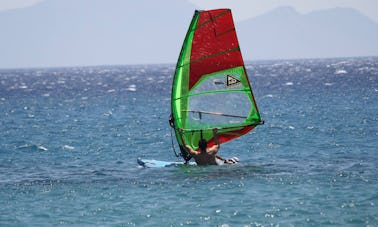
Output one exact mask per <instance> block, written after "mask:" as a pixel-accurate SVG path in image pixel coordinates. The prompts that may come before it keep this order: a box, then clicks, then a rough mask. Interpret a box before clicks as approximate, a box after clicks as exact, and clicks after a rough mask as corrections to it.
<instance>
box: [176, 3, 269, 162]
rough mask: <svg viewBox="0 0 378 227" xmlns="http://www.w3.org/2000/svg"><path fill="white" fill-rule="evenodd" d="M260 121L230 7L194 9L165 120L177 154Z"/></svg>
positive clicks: (185, 154) (234, 134)
mask: <svg viewBox="0 0 378 227" xmlns="http://www.w3.org/2000/svg"><path fill="white" fill-rule="evenodd" d="M261 123H262V119H261V117H260V114H259V111H258V108H257V106H256V102H255V99H254V97H253V93H252V89H251V85H250V81H249V79H248V76H247V72H246V69H245V66H244V62H243V58H242V55H241V52H240V47H239V43H238V39H237V36H236V31H235V26H234V22H233V19H232V14H231V10H230V9H217V10H209V11H195V13H194V16H193V19H192V21H191V24H190V26H189V29H188V31H187V34H186V37H185V40H184V43H183V45H182V49H181V52H180V56H179V59H178V61H177V65H176V70H175V75H174V78H173V83H172V92H171V119H170V124H171V126H172V127H173V128H174V130H175V135H176V139H177V142H178V144H179V146H180V150H181V154H182V156H183V157H184V159H185V160H188V159H190V156H189V154H188V152H187V151H186V148H185V147H184V143H183V142H185V144H188V145H189V146H191V147H192V148H193V149H195V150H196V149H198V141H199V140H200V139H201V135H202V136H203V138H204V139H206V140H207V141H208V146H211V145H213V144H214V138H213V129H214V128H217V129H218V138H219V142H220V143H225V142H228V141H230V140H232V139H235V138H238V137H240V136H242V135H244V134H246V133H248V132H249V131H251V130H252V129H253V128H255V127H256V126H257V125H259V124H261Z"/></svg>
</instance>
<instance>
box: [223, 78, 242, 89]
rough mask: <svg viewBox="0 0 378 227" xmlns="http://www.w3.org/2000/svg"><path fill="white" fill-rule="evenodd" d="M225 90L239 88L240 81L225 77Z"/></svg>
mask: <svg viewBox="0 0 378 227" xmlns="http://www.w3.org/2000/svg"><path fill="white" fill-rule="evenodd" d="M226 80H227V88H236V87H240V86H241V81H240V80H239V79H238V78H236V77H233V76H231V75H227V78H226Z"/></svg>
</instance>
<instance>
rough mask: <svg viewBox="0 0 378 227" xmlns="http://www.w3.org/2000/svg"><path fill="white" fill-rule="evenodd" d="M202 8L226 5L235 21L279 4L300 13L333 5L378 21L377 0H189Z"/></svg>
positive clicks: (268, 9) (257, 14)
mask: <svg viewBox="0 0 378 227" xmlns="http://www.w3.org/2000/svg"><path fill="white" fill-rule="evenodd" d="M189 2H191V3H194V4H195V5H197V6H200V7H202V8H204V9H210V8H218V7H227V8H231V9H233V11H234V12H235V13H234V15H236V16H234V18H235V20H237V21H241V20H245V19H248V18H253V17H256V16H259V15H261V14H263V13H266V12H267V11H270V10H272V9H275V8H277V7H281V6H291V7H293V8H295V9H296V10H297V11H298V12H300V13H303V14H305V13H309V12H311V11H314V10H322V9H330V8H335V7H342V8H353V9H356V10H358V11H360V12H361V13H362V14H364V15H366V16H368V17H370V18H371V19H373V20H374V21H376V22H378V0H263V1H262V0H217V1H210V0H189Z"/></svg>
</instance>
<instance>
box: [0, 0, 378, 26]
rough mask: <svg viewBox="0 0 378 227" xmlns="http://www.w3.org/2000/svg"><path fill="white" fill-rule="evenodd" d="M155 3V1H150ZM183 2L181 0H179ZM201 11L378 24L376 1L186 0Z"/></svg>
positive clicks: (11, 4)
mask: <svg viewBox="0 0 378 227" xmlns="http://www.w3.org/2000/svg"><path fill="white" fill-rule="evenodd" d="M42 1H47V0H0V11H4V10H9V9H17V8H24V7H29V6H32V5H34V4H37V3H39V2H42ZM151 1H156V0H151ZM180 1H183V0H180ZM188 1H189V2H191V3H193V4H195V5H197V6H198V7H199V8H202V9H212V8H231V9H232V10H233V11H235V13H234V15H235V16H234V18H235V20H236V21H242V20H245V19H249V18H253V17H256V16H259V15H261V14H263V13H266V12H267V11H269V10H272V9H274V8H277V7H280V6H291V7H293V8H295V9H296V10H297V11H298V12H300V13H309V12H311V11H314V10H321V9H329V8H335V7H344V8H353V9H356V10H358V11H360V12H361V13H363V14H364V15H366V16H368V17H370V18H371V19H373V20H374V21H375V22H378V0H263V1H262V0H216V1H214V0H188Z"/></svg>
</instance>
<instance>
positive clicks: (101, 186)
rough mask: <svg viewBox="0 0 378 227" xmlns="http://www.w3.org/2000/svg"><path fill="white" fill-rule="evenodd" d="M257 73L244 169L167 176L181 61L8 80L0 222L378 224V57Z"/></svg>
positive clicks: (243, 146) (26, 73) (233, 152)
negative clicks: (143, 161) (154, 163)
mask: <svg viewBox="0 0 378 227" xmlns="http://www.w3.org/2000/svg"><path fill="white" fill-rule="evenodd" d="M247 69H248V72H249V74H250V80H251V82H252V86H253V89H254V93H255V98H256V101H257V104H258V106H259V108H260V111H261V114H262V117H263V118H264V119H265V121H266V123H265V125H262V126H259V127H257V128H256V129H255V130H254V131H253V132H252V133H250V134H249V135H247V136H245V137H242V138H240V139H238V140H236V141H233V142H231V143H229V144H226V145H223V146H222V148H221V151H220V155H222V156H225V157H229V156H238V157H239V158H240V159H241V164H240V165H236V166H212V167H169V168H162V169H142V168H138V167H137V164H136V158H137V157H144V158H154V159H159V160H172V161H175V160H177V159H176V158H175V156H174V154H173V152H172V149H171V135H170V127H169V125H168V123H167V117H168V115H169V111H170V107H169V105H170V85H171V81H172V74H173V70H174V68H173V66H172V65H148V66H112V67H83V68H80V67H77V68H52V69H19V70H0V122H1V124H0V145H1V146H0V225H1V226H23V225H25V226H52V225H59V224H63V225H86V226H93V225H116V226H117V225H126V226H128V225H131V226H133V225H134V226H141V225H143V226H170V225H172V226H180V225H195V226H196V225H201V226H218V225H223V226H278V225H279V226H334V225H338V226H378V149H377V148H378V58H356V59H324V60H301V61H299V60H298V61H267V62H255V63H251V64H248V66H247Z"/></svg>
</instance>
